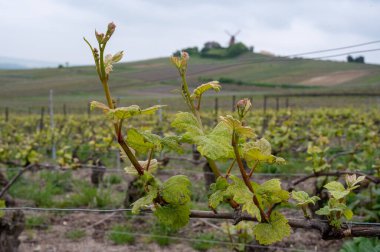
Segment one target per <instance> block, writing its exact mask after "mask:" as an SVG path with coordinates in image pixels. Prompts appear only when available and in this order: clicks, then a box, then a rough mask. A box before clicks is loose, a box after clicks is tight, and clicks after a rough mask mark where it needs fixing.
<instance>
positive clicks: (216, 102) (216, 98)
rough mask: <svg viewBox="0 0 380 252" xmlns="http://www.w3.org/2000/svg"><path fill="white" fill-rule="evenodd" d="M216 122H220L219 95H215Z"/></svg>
mask: <svg viewBox="0 0 380 252" xmlns="http://www.w3.org/2000/svg"><path fill="white" fill-rule="evenodd" d="M214 110H215V124H216V123H218V110H219V102H218V97H215V108H214Z"/></svg>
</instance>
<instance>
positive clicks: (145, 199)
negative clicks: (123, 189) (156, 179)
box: [132, 186, 158, 214]
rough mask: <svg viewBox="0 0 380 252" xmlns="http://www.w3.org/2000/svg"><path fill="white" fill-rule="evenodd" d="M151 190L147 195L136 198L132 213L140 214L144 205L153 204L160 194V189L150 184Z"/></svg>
mask: <svg viewBox="0 0 380 252" xmlns="http://www.w3.org/2000/svg"><path fill="white" fill-rule="evenodd" d="M148 188H149V192H148V193H147V195H146V196H144V197H142V198H140V199H138V200H136V201H135V202H133V203H132V213H133V214H139V213H140V210H141V209H142V208H144V207H147V206H149V205H151V204H153V200H154V199H155V198H156V197H157V195H158V190H157V188H156V187H153V186H149V187H148Z"/></svg>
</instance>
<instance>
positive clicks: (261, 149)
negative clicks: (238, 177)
mask: <svg viewBox="0 0 380 252" xmlns="http://www.w3.org/2000/svg"><path fill="white" fill-rule="evenodd" d="M271 152H272V147H271V145H270V143H269V142H268V140H266V139H265V138H261V139H259V140H257V141H255V142H247V143H245V144H244V146H243V153H244V159H245V160H246V161H247V162H249V163H252V162H254V161H260V162H266V163H270V164H273V163H284V162H285V160H284V159H283V158H279V157H276V156H273V155H272V153H271Z"/></svg>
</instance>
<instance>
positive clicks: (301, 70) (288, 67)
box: [0, 54, 380, 107]
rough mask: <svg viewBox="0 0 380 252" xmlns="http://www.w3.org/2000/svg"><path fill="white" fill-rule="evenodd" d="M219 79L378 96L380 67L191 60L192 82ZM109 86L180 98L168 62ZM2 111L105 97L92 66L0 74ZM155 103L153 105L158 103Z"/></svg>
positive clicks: (129, 67)
mask: <svg viewBox="0 0 380 252" xmlns="http://www.w3.org/2000/svg"><path fill="white" fill-rule="evenodd" d="M209 79H216V80H220V81H221V83H222V87H223V91H222V95H231V94H237V95H243V94H244V95H255V94H264V93H284V92H330V91H343V90H344V91H349V92H359V91H360V92H379V91H380V66H379V65H367V64H356V63H344V62H333V61H316V60H306V59H292V60H289V59H286V58H280V57H273V56H266V55H261V54H245V55H243V56H240V57H238V58H234V59H225V60H213V59H202V58H197V57H192V58H191V59H190V65H189V82H190V84H191V85H193V86H195V85H196V84H199V83H200V81H202V80H204V81H207V80H209ZM110 84H111V87H112V90H113V94H114V96H117V97H121V99H122V100H124V99H125V100H132V101H136V100H140V101H141V100H145V101H148V103H150V101H152V99H153V100H155V101H157V99H166V98H170V97H178V92H175V91H173V90H175V89H178V88H179V86H178V79H177V72H176V70H175V69H174V68H173V67H172V65H171V64H170V62H169V59H168V58H159V59H152V60H146V61H139V62H131V63H121V64H118V65H116V66H115V67H114V73H113V74H112V76H111V80H110ZM0 89H1V92H0V107H4V106H9V107H25V106H32V107H39V106H43V105H46V104H47V101H48V93H49V90H50V89H53V90H54V93H55V104H58V105H59V104H62V103H67V104H70V106H74V107H75V106H78V107H83V106H84V105H85V104H86V103H87V102H88V101H89V100H92V99H101V100H102V99H103V90H102V86H101V85H100V83H99V81H98V79H97V75H96V72H95V69H94V67H93V66H84V67H70V68H63V69H33V70H1V71H0ZM153 103H154V102H153Z"/></svg>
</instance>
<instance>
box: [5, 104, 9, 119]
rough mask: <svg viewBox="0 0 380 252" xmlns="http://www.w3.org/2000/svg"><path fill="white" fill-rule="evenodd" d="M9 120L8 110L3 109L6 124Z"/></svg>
mask: <svg viewBox="0 0 380 252" xmlns="http://www.w3.org/2000/svg"><path fill="white" fill-rule="evenodd" d="M8 120H9V108H8V107H5V121H6V122H8Z"/></svg>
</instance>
